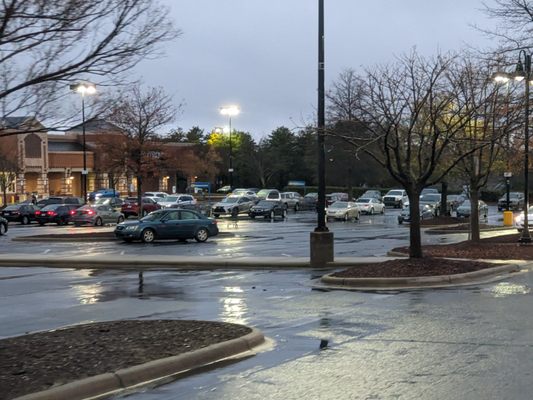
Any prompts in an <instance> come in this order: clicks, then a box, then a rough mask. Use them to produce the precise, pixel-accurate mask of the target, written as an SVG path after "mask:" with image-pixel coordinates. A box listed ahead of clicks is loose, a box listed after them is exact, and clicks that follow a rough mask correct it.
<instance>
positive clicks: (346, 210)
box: [326, 201, 360, 221]
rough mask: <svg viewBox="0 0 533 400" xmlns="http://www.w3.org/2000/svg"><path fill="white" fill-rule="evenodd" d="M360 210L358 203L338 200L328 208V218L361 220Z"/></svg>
mask: <svg viewBox="0 0 533 400" xmlns="http://www.w3.org/2000/svg"><path fill="white" fill-rule="evenodd" d="M359 215H360V210H359V207H357V204H355V203H354V202H351V201H336V202H335V203H333V204H332V205H330V206H329V207H328V208H327V210H326V218H327V219H328V220H329V219H342V220H344V221H350V220H352V221H355V220H359Z"/></svg>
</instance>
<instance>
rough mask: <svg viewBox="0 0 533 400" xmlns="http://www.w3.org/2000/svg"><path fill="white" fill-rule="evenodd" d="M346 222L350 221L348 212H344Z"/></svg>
mask: <svg viewBox="0 0 533 400" xmlns="http://www.w3.org/2000/svg"><path fill="white" fill-rule="evenodd" d="M343 219H344V222H348V213H346V214H344V218H343Z"/></svg>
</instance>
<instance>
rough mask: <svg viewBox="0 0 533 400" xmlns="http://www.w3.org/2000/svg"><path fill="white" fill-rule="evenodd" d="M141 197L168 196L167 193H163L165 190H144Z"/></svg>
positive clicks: (162, 197)
mask: <svg viewBox="0 0 533 400" xmlns="http://www.w3.org/2000/svg"><path fill="white" fill-rule="evenodd" d="M143 197H153V198H160V199H164V198H165V197H168V193H165V192H146V193H145V194H143Z"/></svg>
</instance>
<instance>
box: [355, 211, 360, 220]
mask: <svg viewBox="0 0 533 400" xmlns="http://www.w3.org/2000/svg"><path fill="white" fill-rule="evenodd" d="M359 216H360V214H359V212H357V214H355V220H356V221H359Z"/></svg>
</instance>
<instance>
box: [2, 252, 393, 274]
mask: <svg viewBox="0 0 533 400" xmlns="http://www.w3.org/2000/svg"><path fill="white" fill-rule="evenodd" d="M392 258H394V257H392ZM392 258H391V257H346V258H342V257H339V258H338V259H337V261H334V262H332V263H327V264H326V265H324V266H323V267H320V268H340V267H346V266H351V265H357V264H362V263H369V262H382V261H386V260H390V259H392ZM0 266H18V267H20V266H24V267H34V266H41V267H52V268H90V269H105V268H115V269H133V270H139V269H142V270H149V269H173V270H176V269H195V270H211V269H216V268H226V269H240V268H245V269H265V268H269V269H286V268H315V267H311V264H310V260H309V258H308V257H242V258H237V259H233V258H231V259H230V258H222V257H218V256H211V257H209V256H207V257H181V256H166V255H158V256H147V255H135V256H127V255H117V254H108V255H105V256H102V255H79V256H72V257H69V258H61V257H58V256H55V255H50V254H39V255H28V254H2V256H1V257H0Z"/></svg>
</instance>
